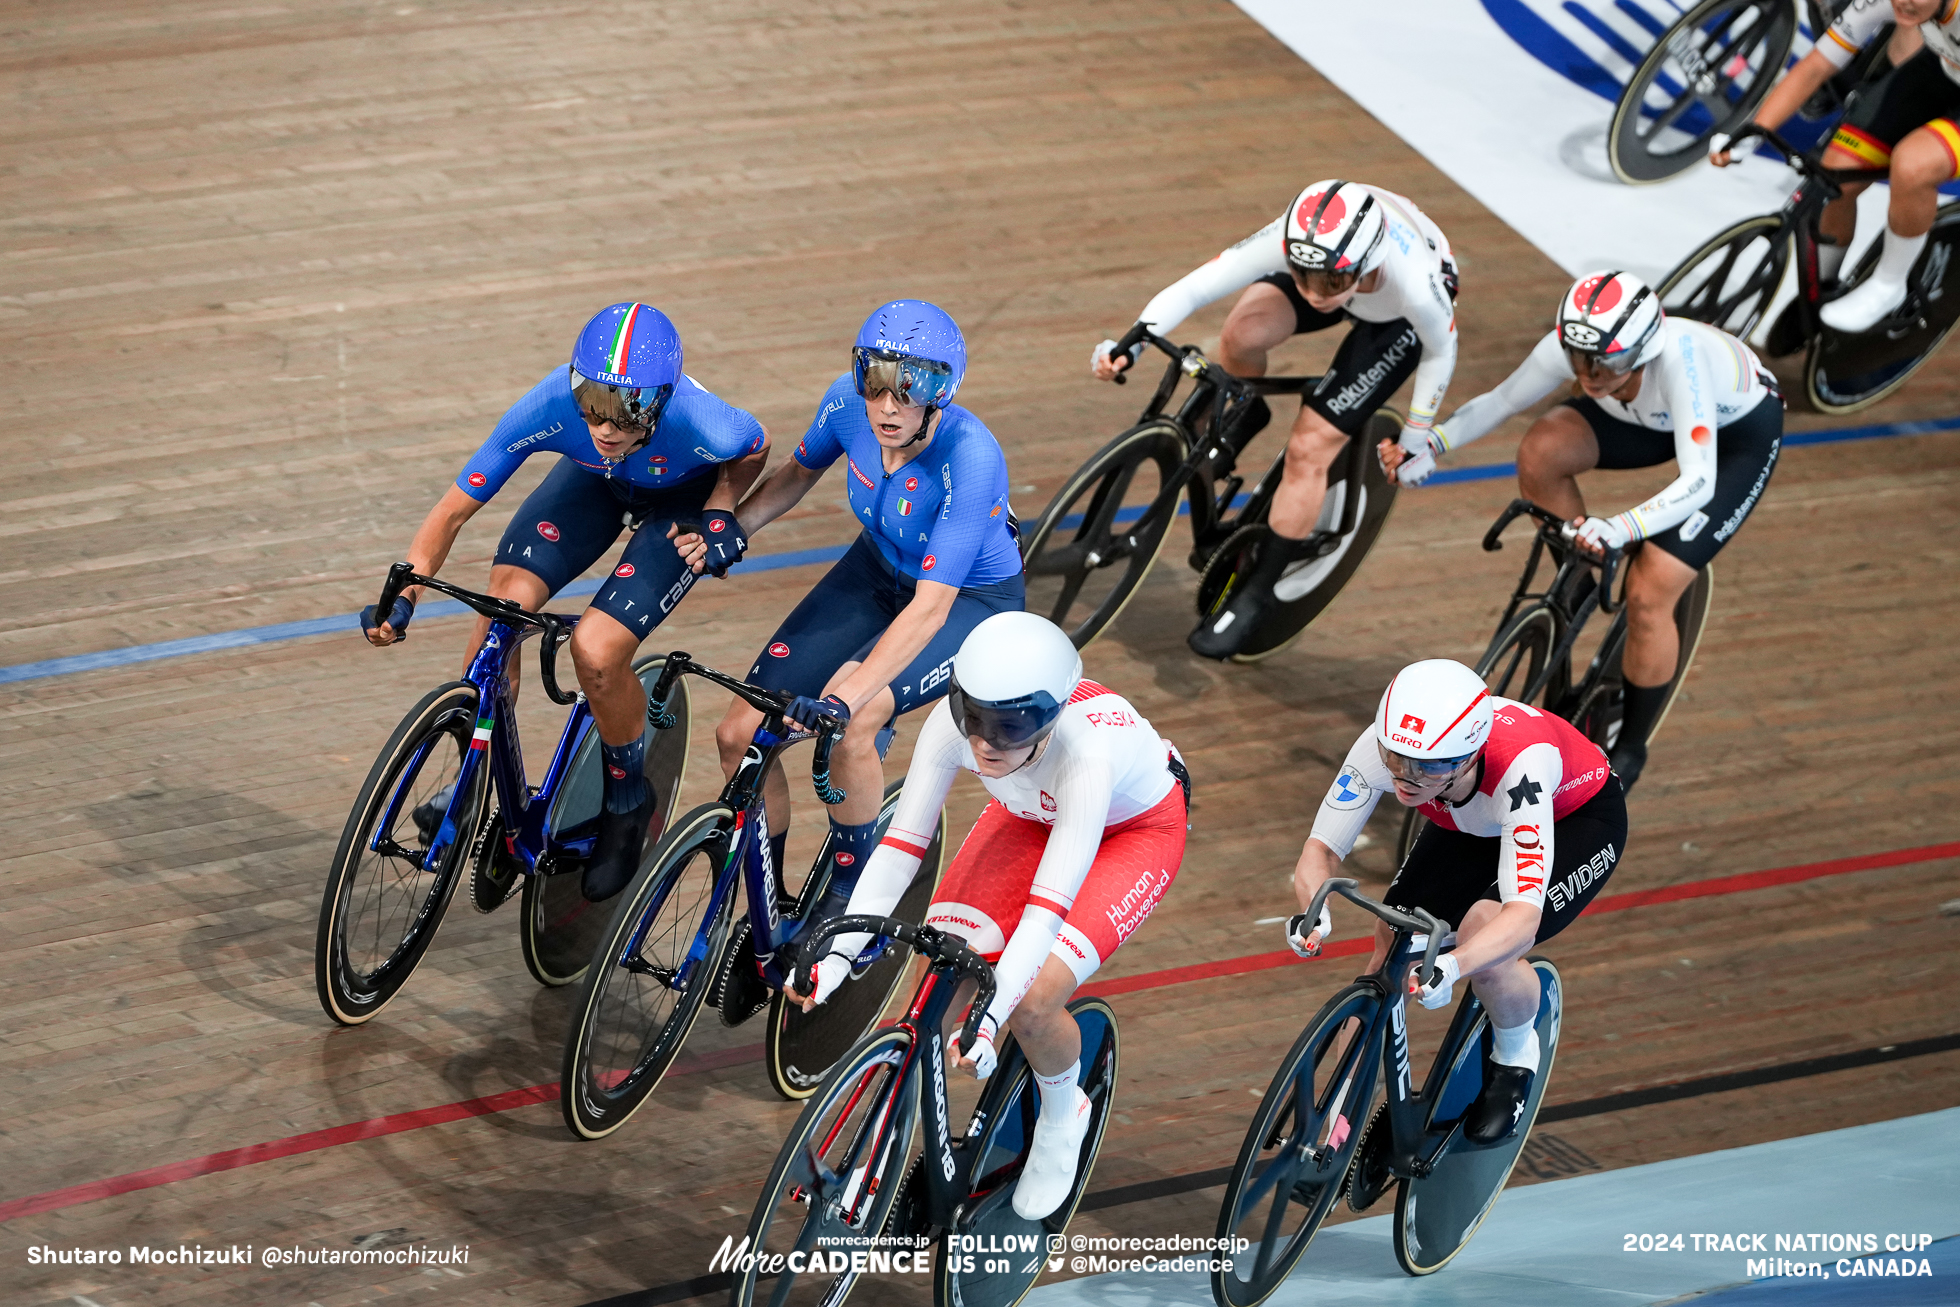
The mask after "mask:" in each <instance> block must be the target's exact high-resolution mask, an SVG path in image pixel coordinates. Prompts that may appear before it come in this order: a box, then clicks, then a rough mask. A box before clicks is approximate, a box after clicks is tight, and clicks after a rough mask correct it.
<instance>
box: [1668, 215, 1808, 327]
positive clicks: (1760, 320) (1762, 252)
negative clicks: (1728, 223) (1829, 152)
mask: <svg viewBox="0 0 1960 1307" xmlns="http://www.w3.org/2000/svg"><path fill="white" fill-rule="evenodd" d="M1791 243H1792V242H1791V237H1790V229H1789V224H1788V223H1787V221H1786V220H1785V219H1784V217H1783V215H1782V214H1777V213H1765V214H1762V215H1761V216H1759V217H1755V218H1745V219H1743V220H1742V221H1741V222H1738V223H1737V224H1735V226H1733V227H1730V228H1729V229H1728V230H1727V231H1725V232H1722V233H1721V234H1720V235H1718V236H1716V237H1715V238H1714V239H1713V240H1710V241H1709V242H1708V243H1707V244H1705V245H1703V246H1702V247H1701V248H1700V249H1698V250H1696V251H1695V252H1694V253H1693V254H1690V255H1689V256H1688V257H1687V258H1685V259H1683V260H1681V262H1680V263H1678V264H1676V265H1675V267H1674V270H1673V271H1672V272H1670V273H1668V274H1667V276H1666V277H1664V278H1662V280H1661V284H1660V286H1659V288H1658V290H1657V291H1656V293H1657V294H1658V295H1659V296H1660V297H1661V307H1662V308H1663V309H1664V310H1666V311H1667V312H1668V313H1671V314H1673V315H1674V316H1676V317H1680V318H1691V319H1693V320H1694V321H1696V322H1705V323H1707V324H1708V325H1709V326H1711V327H1719V328H1721V329H1722V330H1723V331H1726V332H1728V333H1729V334H1730V335H1731V336H1736V337H1739V338H1741V339H1742V340H1746V341H1749V343H1750V344H1752V345H1754V344H1757V341H1756V340H1754V339H1752V337H1753V336H1754V335H1755V334H1756V332H1757V330H1758V328H1761V327H1765V326H1766V325H1768V321H1769V312H1770V308H1771V305H1772V303H1774V302H1776V301H1778V298H1779V292H1780V291H1781V290H1782V289H1783V281H1784V274H1785V273H1786V272H1788V271H1789V265H1790V246H1791Z"/></svg>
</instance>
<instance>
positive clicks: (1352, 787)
mask: <svg viewBox="0 0 1960 1307" xmlns="http://www.w3.org/2000/svg"><path fill="white" fill-rule="evenodd" d="M1367 801H1368V782H1367V781H1365V780H1363V779H1361V772H1360V771H1359V770H1358V769H1357V768H1356V767H1355V766H1354V765H1353V764H1352V763H1350V764H1348V765H1347V766H1345V767H1343V768H1341V774H1340V775H1339V776H1336V777H1335V778H1334V785H1333V788H1332V789H1330V790H1328V791H1327V806H1328V807H1330V808H1339V809H1341V810H1342V811H1344V812H1345V811H1348V810H1350V809H1353V808H1359V807H1360V806H1361V805H1362V804H1364V803H1366V802H1367Z"/></svg>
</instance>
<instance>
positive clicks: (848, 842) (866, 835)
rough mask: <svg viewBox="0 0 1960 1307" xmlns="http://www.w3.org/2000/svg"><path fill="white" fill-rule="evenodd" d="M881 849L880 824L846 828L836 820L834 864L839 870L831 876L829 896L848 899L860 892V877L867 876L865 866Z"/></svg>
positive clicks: (832, 840)
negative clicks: (853, 893) (852, 892)
mask: <svg viewBox="0 0 1960 1307" xmlns="http://www.w3.org/2000/svg"><path fill="white" fill-rule="evenodd" d="M877 847H878V823H877V822H876V821H867V822H865V823H864V824H863V825H862V826H846V825H844V824H843V823H841V822H839V821H838V820H837V819H836V818H835V817H832V818H831V819H830V862H831V866H832V867H834V868H835V870H834V871H832V872H831V874H830V889H829V892H830V893H832V894H841V895H844V896H846V897H848V896H849V895H850V892H851V891H852V890H854V889H856V888H857V883H858V877H859V876H860V875H862V874H863V873H864V864H865V862H866V861H867V860H868V859H869V858H870V857H871V850H873V849H875V848H877Z"/></svg>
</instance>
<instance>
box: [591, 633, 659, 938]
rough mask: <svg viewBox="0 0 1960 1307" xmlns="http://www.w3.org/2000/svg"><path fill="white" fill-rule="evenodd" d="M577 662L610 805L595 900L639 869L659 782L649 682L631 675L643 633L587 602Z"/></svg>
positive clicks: (595, 874)
mask: <svg viewBox="0 0 1960 1307" xmlns="http://www.w3.org/2000/svg"><path fill="white" fill-rule="evenodd" d="M570 643H571V650H572V665H573V666H574V667H576V668H577V669H578V682H579V688H580V689H582V690H584V691H585V701H586V704H587V706H588V707H590V708H591V710H592V722H593V725H594V726H595V727H597V729H598V731H599V744H600V750H599V752H600V762H601V768H600V770H601V779H602V781H603V783H604V788H605V803H604V809H603V811H602V812H601V813H600V814H599V842H598V845H597V846H596V847H595V848H594V849H593V851H592V859H591V861H590V862H588V863H587V864H586V870H585V881H584V889H585V893H586V897H587V898H589V899H591V900H592V901H593V902H595V903H596V902H599V901H600V900H603V899H609V898H611V897H612V896H613V895H615V894H617V893H619V891H620V890H622V889H625V888H626V883H627V882H628V881H629V880H631V879H632V878H633V873H634V872H635V871H636V870H638V869H639V862H640V852H641V849H642V848H643V847H644V845H645V842H646V833H647V823H648V822H649V821H650V820H652V818H653V810H654V806H655V798H654V793H653V787H652V786H650V785H648V784H647V780H646V773H645V767H646V735H647V696H646V687H644V686H642V685H641V684H640V678H639V677H637V676H635V675H634V674H633V666H632V664H633V651H634V650H636V649H638V648H639V647H640V637H639V636H638V635H637V634H635V633H634V632H633V631H632V630H630V629H629V628H627V627H625V626H622V625H621V624H620V623H619V622H618V621H617V620H616V619H614V618H613V617H612V616H611V615H610V614H608V613H603V612H600V611H598V610H597V609H596V608H594V609H588V610H587V611H586V613H585V615H584V616H583V617H581V618H580V619H579V624H578V626H577V627H576V628H575V629H574V630H573V631H572V638H571V642H570Z"/></svg>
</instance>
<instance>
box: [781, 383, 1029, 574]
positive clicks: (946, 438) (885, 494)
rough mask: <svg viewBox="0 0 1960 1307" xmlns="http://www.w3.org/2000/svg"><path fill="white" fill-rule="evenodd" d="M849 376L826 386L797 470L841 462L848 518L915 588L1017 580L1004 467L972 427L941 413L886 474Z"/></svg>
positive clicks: (986, 435) (968, 419)
mask: <svg viewBox="0 0 1960 1307" xmlns="http://www.w3.org/2000/svg"><path fill="white" fill-rule="evenodd" d="M882 451H883V446H881V445H879V443H878V437H877V436H875V435H874V434H872V431H871V420H870V419H869V418H868V417H866V416H865V413H864V400H863V399H862V398H861V397H860V396H859V395H858V393H857V384H856V382H855V381H854V380H853V379H852V376H851V374H850V373H848V372H846V373H845V374H844V375H843V376H841V377H839V378H837V380H835V381H833V382H831V383H830V389H829V390H826V391H825V392H824V396H823V403H822V404H820V405H819V406H818V407H817V416H816V420H815V421H813V422H811V423H810V429H809V430H808V431H806V432H805V433H804V434H803V439H802V440H801V441H799V442H797V446H796V461H797V462H799V463H801V464H802V465H803V466H804V467H807V468H812V469H817V470H821V469H823V468H827V467H829V466H830V465H831V464H832V463H834V462H836V461H837V457H838V455H840V454H842V455H843V456H844V467H845V471H846V473H847V474H848V482H849V483H848V485H847V487H846V488H847V489H848V491H849V492H850V503H851V516H852V517H855V518H856V519H857V520H858V521H859V522H860V523H861V524H862V525H863V527H864V529H865V533H866V534H867V535H869V536H870V537H871V539H872V541H873V543H875V544H876V545H877V546H878V552H879V553H880V554H882V555H883V556H884V558H885V561H886V562H888V563H890V564H891V565H892V566H893V567H894V568H896V569H897V570H898V571H901V572H903V573H905V575H907V576H909V577H911V578H912V579H913V580H915V581H937V582H939V583H940V584H942V585H952V586H971V585H991V584H993V583H994V582H996V581H1004V580H1006V579H1007V578H1008V577H1010V576H1018V575H1020V572H1021V551H1020V550H1019V549H1018V548H1016V547H1015V544H1014V537H1013V536H1012V534H1010V533H1009V531H1008V529H1007V517H1008V513H1007V458H1006V456H1005V455H1004V454H1002V453H1001V452H1000V443H999V442H998V441H996V440H995V439H994V434H993V432H991V431H989V430H987V428H986V426H985V425H984V424H983V423H982V422H981V421H980V419H979V418H976V417H974V416H973V414H971V413H969V412H967V411H966V410H965V409H963V408H961V407H960V406H959V405H957V404H954V405H951V406H950V407H948V408H947V409H946V411H945V413H944V414H942V415H941V417H940V419H939V426H938V429H937V430H935V431H934V432H933V435H932V439H931V440H929V441H927V442H926V446H925V448H924V449H922V450H920V451H919V453H918V454H917V455H915V456H914V457H913V459H912V461H911V462H909V463H906V464H904V465H903V466H901V467H900V468H899V469H898V471H896V472H887V471H885V470H884V468H885V465H884V463H883V461H882Z"/></svg>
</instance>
